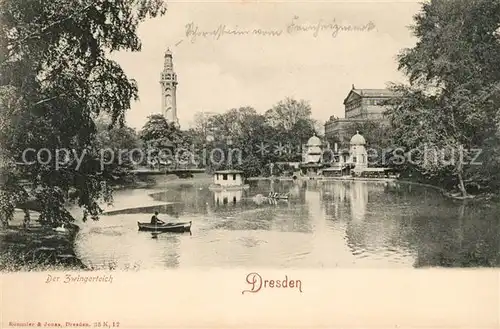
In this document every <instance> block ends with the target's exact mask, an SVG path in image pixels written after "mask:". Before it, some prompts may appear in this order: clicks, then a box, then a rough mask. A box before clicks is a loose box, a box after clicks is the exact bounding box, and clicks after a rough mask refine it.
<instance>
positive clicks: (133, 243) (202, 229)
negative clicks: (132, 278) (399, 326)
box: [76, 181, 500, 269]
mask: <svg viewBox="0 0 500 329" xmlns="http://www.w3.org/2000/svg"><path fill="white" fill-rule="evenodd" d="M270 190H273V191H276V192H290V194H291V196H290V200H289V201H279V202H277V203H274V204H271V203H269V202H264V203H260V204H259V203H257V202H255V201H254V200H255V199H254V198H253V197H254V196H255V195H257V194H259V193H260V194H264V195H267V193H268V192H269V191H270ZM115 199H116V203H115V210H114V211H112V212H110V213H109V214H108V215H106V216H102V217H101V219H100V220H99V221H97V222H93V221H89V222H87V223H85V224H83V225H82V229H81V231H80V233H79V234H78V237H77V240H76V252H77V255H78V256H79V257H80V258H81V259H82V261H83V262H84V263H86V264H89V265H90V264H93V265H96V266H106V264H108V265H109V264H111V266H116V267H117V268H119V269H126V268H129V267H130V268H132V267H134V266H136V267H137V268H141V269H158V268H202V267H231V268H235V267H245V268H258V267H270V268H335V267H341V268H354V267H356V268H367V267H371V268H412V267H413V268H415V267H430V266H445V267H477V266H482V267H494V266H495V267H496V266H497V265H498V264H499V263H500V256H499V255H500V253H499V251H500V238H499V237H500V236H499V234H500V230H499V227H500V224H499V216H498V215H497V214H498V210H497V209H498V208H497V207H493V206H490V207H485V206H482V207H479V206H471V205H465V204H463V203H462V202H457V201H451V200H448V199H445V198H444V197H442V196H441V195H440V194H439V193H438V192H436V191H435V190H433V189H429V188H425V187H420V186H415V185H408V184H400V183H385V182H377V183H374V182H360V181H355V182H347V181H345V182H342V181H331V182H317V181H302V182H269V181H259V182H252V183H251V185H250V188H249V189H247V190H240V191H228V192H214V191H211V190H209V189H208V185H192V184H189V182H188V181H186V183H185V184H176V185H175V186H167V187H165V188H163V189H154V190H153V189H151V190H147V189H141V190H125V191H120V192H119V193H117V195H116V196H115ZM117 205H118V207H117ZM119 207H121V208H122V209H121V210H120V209H118V210H116V209H117V208H119ZM123 207H126V208H125V209H123ZM155 210H159V211H160V216H159V217H160V218H163V219H167V220H169V219H171V220H175V221H177V220H178V221H192V222H193V226H192V229H191V230H192V232H191V234H189V233H184V234H178V233H177V234H176V233H164V234H161V235H159V236H158V238H157V239H152V236H151V234H150V233H148V232H139V231H138V227H137V222H138V221H142V222H145V221H149V220H150V217H151V215H152V213H153V212H154V211H155Z"/></svg>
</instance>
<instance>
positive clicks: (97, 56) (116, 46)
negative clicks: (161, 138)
mask: <svg viewBox="0 0 500 329" xmlns="http://www.w3.org/2000/svg"><path fill="white" fill-rule="evenodd" d="M164 11H165V7H164V4H163V2H162V1H161V0H135V1H134V0H133V1H129V0H113V1H111V0H101V1H97V2H96V1H92V0H82V1H78V2H75V1H71V0H54V1H49V2H45V1H38V0H26V1H17V0H3V1H2V2H1V6H0V22H1V23H0V30H1V32H0V104H1V105H2V108H1V112H0V125H1V128H2V129H1V131H0V143H1V149H2V152H3V154H2V158H3V160H4V161H3V165H4V167H3V168H1V169H2V173H3V175H4V177H3V183H4V184H3V186H2V188H1V191H0V193H1V195H0V197H1V198H0V200H1V201H2V202H1V203H0V211H1V212H2V221H3V222H4V223H6V222H7V221H8V220H9V219H10V218H11V213H12V210H13V207H14V206H15V204H16V203H17V199H19V198H26V197H27V196H26V195H28V194H29V197H31V198H36V200H37V202H38V203H40V205H41V206H40V207H41V209H42V212H41V217H42V219H45V220H46V221H49V222H58V221H66V220H70V219H71V216H69V214H68V212H67V211H66V210H65V208H64V202H65V201H66V196H67V195H68V194H69V192H70V191H72V193H71V195H72V201H75V202H76V203H77V204H78V205H80V206H81V207H83V208H85V209H86V210H87V211H89V212H90V213H91V214H98V213H99V212H100V208H99V206H98V201H99V200H100V199H107V200H109V199H110V196H111V194H110V192H111V191H110V190H109V188H108V187H107V185H106V184H104V183H105V182H106V181H107V180H108V179H109V178H110V173H109V172H107V171H106V169H104V170H102V168H101V166H100V163H99V149H98V146H97V145H96V143H95V135H96V133H97V131H96V126H95V123H94V120H93V117H95V116H97V115H99V113H100V112H105V113H108V114H109V116H110V117H111V119H112V123H113V124H115V123H118V124H123V122H124V114H125V111H126V110H128V109H129V108H130V104H131V101H133V100H135V99H137V85H136V83H135V82H134V81H133V80H131V79H129V78H128V77H127V76H126V75H125V73H124V72H123V70H122V68H121V67H120V65H118V64H117V63H116V62H114V61H113V60H111V59H109V58H108V56H107V55H108V54H109V53H111V52H114V51H119V50H129V51H139V50H140V49H141V43H140V40H139V37H138V35H137V28H138V24H139V23H140V22H141V21H143V20H145V19H147V18H149V17H155V16H157V15H160V14H163V13H164ZM30 148H31V149H34V150H41V149H43V148H46V149H48V150H49V151H50V152H51V154H52V155H54V154H55V151H56V150H58V149H59V150H60V149H65V150H70V151H71V152H72V155H71V156H70V160H75V157H76V155H78V156H81V155H82V154H85V156H84V157H83V160H82V162H81V164H80V165H79V166H77V163H76V162H75V161H67V162H66V163H65V164H64V166H63V167H62V168H56V167H55V163H54V161H52V162H47V163H41V162H40V161H35V162H33V163H31V164H30V165H25V164H19V163H20V162H23V159H22V157H23V152H24V151H25V150H27V149H30ZM31 160H32V159H31ZM44 162H45V161H44ZM21 180H23V181H24V182H25V183H26V182H27V183H28V185H26V184H21ZM26 186H29V187H28V188H27V187H26Z"/></svg>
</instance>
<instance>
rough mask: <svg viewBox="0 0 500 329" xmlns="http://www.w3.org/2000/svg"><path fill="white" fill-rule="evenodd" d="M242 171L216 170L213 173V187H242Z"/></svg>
mask: <svg viewBox="0 0 500 329" xmlns="http://www.w3.org/2000/svg"><path fill="white" fill-rule="evenodd" d="M244 184H245V182H244V178H243V171H241V170H217V171H215V172H214V185H215V186H220V187H228V186H231V187H237V186H244Z"/></svg>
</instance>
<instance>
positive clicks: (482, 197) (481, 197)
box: [247, 176, 498, 202]
mask: <svg viewBox="0 0 500 329" xmlns="http://www.w3.org/2000/svg"><path fill="white" fill-rule="evenodd" d="M247 180H248V181H258V180H266V181H272V180H274V181H319V182H321V181H325V182H328V181H337V182H345V181H358V182H387V183H403V184H408V185H416V186H422V187H427V188H432V189H434V190H437V191H439V192H440V193H441V194H442V195H443V196H444V197H446V198H449V199H451V200H455V201H475V202H481V201H489V200H491V199H493V198H495V197H496V198H498V196H495V195H494V194H493V193H483V194H468V196H466V197H463V196H461V195H458V193H456V194H455V193H453V192H452V191H448V190H446V189H444V188H442V187H440V186H437V185H432V184H429V183H421V182H415V181H411V180H407V179H399V178H367V177H352V176H344V177H321V178H317V177H313V178H310V179H308V178H307V177H304V178H297V179H296V180H294V179H293V178H289V177H249V178H247Z"/></svg>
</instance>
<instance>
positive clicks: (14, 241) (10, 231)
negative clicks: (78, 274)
mask: <svg viewBox="0 0 500 329" xmlns="http://www.w3.org/2000/svg"><path fill="white" fill-rule="evenodd" d="M65 228H66V232H56V231H54V230H53V229H52V227H47V226H41V225H37V224H35V225H32V226H30V227H28V228H23V227H22V225H21V226H20V225H9V226H8V227H5V228H3V229H2V230H1V231H0V246H1V251H0V272H17V271H28V272H31V271H48V270H50V271H67V270H80V271H81V270H88V267H87V266H85V265H84V264H83V262H82V261H81V260H80V259H79V258H78V256H77V255H76V253H75V241H76V237H77V235H78V232H79V231H80V227H79V226H78V225H76V224H73V223H71V224H66V225H65Z"/></svg>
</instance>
